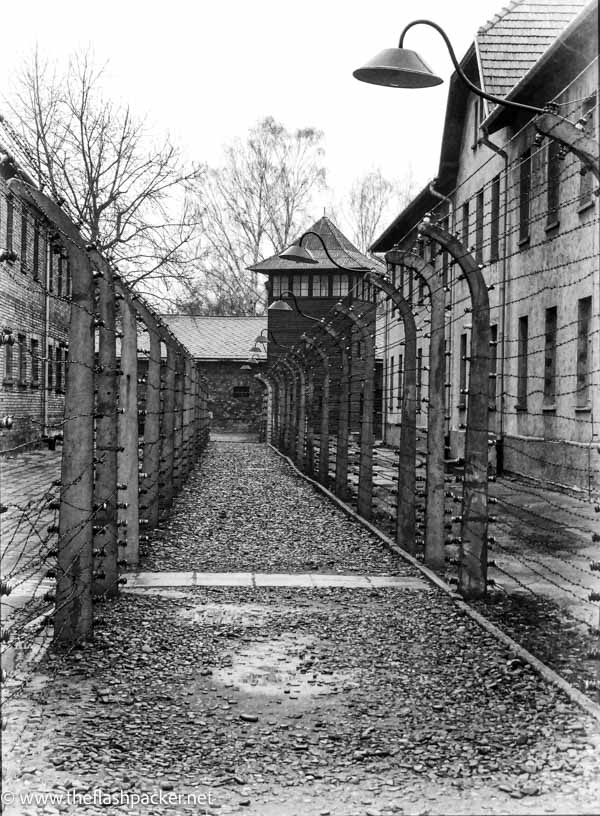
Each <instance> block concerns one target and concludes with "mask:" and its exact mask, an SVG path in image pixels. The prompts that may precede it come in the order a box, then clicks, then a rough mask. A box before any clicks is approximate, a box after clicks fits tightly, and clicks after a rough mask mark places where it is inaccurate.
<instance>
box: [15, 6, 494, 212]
mask: <svg viewBox="0 0 600 816" xmlns="http://www.w3.org/2000/svg"><path fill="white" fill-rule="evenodd" d="M501 8H502V2H501V0H456V1H455V2H448V0H430V1H429V2H427V0H424V1H423V2H420V3H407V2H402V0H394V2H392V0H368V1H367V0H362V2H357V1H356V0H345V2H341V0H303V1H302V2H300V3H291V2H286V0H229V1H228V0H213V1H212V2H207V1H206V0H196V2H193V1H192V0H169V2H163V3H157V2H153V0H145V2H142V1H141V0H118V1H117V0H103V2H101V3H91V2H89V0H77V2H68V1H67V0H53V2H47V0H44V1H43V2H41V1H38V0H29V2H26V3H20V2H11V3H7V4H5V6H4V8H3V11H2V31H3V37H2V47H1V48H0V75H1V76H2V77H3V81H5V82H8V78H9V77H10V75H11V73H12V72H14V71H15V69H16V68H17V67H18V65H19V64H20V63H21V62H22V60H23V59H24V57H26V56H27V55H28V54H30V53H31V51H32V49H33V48H34V47H35V45H36V43H37V44H38V46H39V48H40V51H41V52H43V53H45V54H47V55H48V56H50V57H58V58H60V57H64V56H65V55H66V54H68V53H69V52H71V51H72V50H74V49H80V48H86V47H87V46H89V45H92V47H93V49H94V52H95V55H96V58H97V60H98V61H101V62H103V61H108V63H109V64H108V70H107V74H106V79H105V84H106V90H107V92H108V93H110V94H111V95H113V96H116V97H120V98H121V99H122V100H123V101H126V102H128V103H129V104H130V106H131V107H132V108H133V109H134V110H135V111H136V112H137V113H138V114H144V115H147V116H148V119H149V122H150V123H151V126H152V128H154V129H156V131H157V132H163V131H169V132H170V134H171V136H172V138H173V139H174V140H175V141H176V142H178V143H179V144H181V145H182V146H183V147H184V149H185V150H186V152H187V154H188V155H189V156H190V157H191V158H194V159H196V160H198V161H208V162H210V163H212V164H215V163H218V161H219V155H220V149H221V146H222V145H223V144H224V143H227V142H229V141H231V140H232V139H233V138H235V137H237V136H242V137H243V136H244V134H245V132H246V131H247V130H248V128H249V127H250V126H251V125H252V124H254V123H255V122H256V121H257V120H258V119H260V118H262V117H264V116H267V115H272V116H273V117H274V118H275V119H277V120H279V121H281V122H282V123H283V124H284V125H286V126H287V127H289V128H297V127H305V126H314V127H317V128H319V129H321V130H323V131H324V133H325V136H326V151H327V166H328V169H329V181H330V184H331V186H332V187H333V188H334V189H335V190H336V192H337V194H338V195H341V194H342V192H343V191H344V189H346V188H347V187H348V186H349V185H350V183H351V182H352V180H353V178H355V177H356V176H358V175H360V174H361V173H363V172H364V171H366V170H368V169H369V168H371V167H374V166H379V167H381V169H382V171H383V172H384V175H386V176H388V177H390V178H397V177H402V176H403V175H405V173H406V169H407V167H408V165H412V168H413V173H414V176H415V179H416V181H417V182H418V185H419V186H421V185H422V184H423V183H424V182H425V181H427V180H428V179H429V178H430V177H432V176H433V175H435V172H436V169H437V163H438V158H439V144H440V136H441V128H442V122H443V115H444V108H445V103H446V94H447V89H448V85H447V83H446V82H445V83H444V85H442V86H439V87H438V88H432V89H427V90H421V91H416V90H413V91H409V90H397V89H390V88H379V87H376V86H373V85H366V84H364V83H362V82H357V81H356V80H355V79H354V78H353V77H352V71H353V70H354V69H355V68H357V67H359V66H360V65H361V64H362V63H363V62H365V61H366V60H367V59H369V58H370V57H371V56H373V55H374V54H375V53H376V52H377V51H379V50H381V49H382V48H387V47H392V46H395V45H397V41H398V37H399V34H400V31H401V29H402V28H403V27H404V25H405V24H406V23H408V22H410V21H411V20H413V19H415V18H417V17H425V18H429V19H432V20H434V21H436V22H437V23H439V24H440V25H442V26H443V27H444V28H445V29H446V31H447V32H448V34H449V36H450V38H451V40H452V42H453V43H454V45H455V49H456V52H457V54H458V56H459V58H460V57H462V56H463V54H464V53H465V51H466V49H467V48H468V46H469V44H470V43H471V42H472V41H473V36H474V34H475V31H476V30H477V28H479V27H480V26H481V25H483V24H485V22H486V21H487V20H489V19H490V18H491V17H492V16H493V15H494V14H495V13H496V12H498V11H500V9H501ZM405 44H406V46H407V47H409V48H413V49H415V50H417V51H419V52H420V53H421V54H422V56H423V57H424V58H425V59H426V60H427V62H428V63H429V64H430V65H431V67H432V69H433V70H434V71H435V72H436V73H438V74H440V75H441V76H442V77H443V78H444V80H447V79H448V77H449V75H450V74H451V71H452V66H451V62H450V58H449V56H448V53H447V51H446V49H445V46H444V44H443V41H442V40H441V38H440V36H439V35H438V34H437V33H436V32H435V31H433V29H430V28H427V27H425V26H421V27H418V28H415V29H412V30H411V31H410V32H409V33H408V35H407V39H406V43H405ZM323 203H325V202H323Z"/></svg>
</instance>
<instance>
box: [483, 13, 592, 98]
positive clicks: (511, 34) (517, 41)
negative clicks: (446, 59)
mask: <svg viewBox="0 0 600 816" xmlns="http://www.w3.org/2000/svg"><path fill="white" fill-rule="evenodd" d="M588 2H589V0H588ZM586 5H587V3H586V0H571V2H565V0H512V2H511V3H509V5H508V6H507V7H506V8H504V9H502V11H501V12H500V13H499V14H496V15H495V16H494V17H493V18H492V19H491V20H490V21H489V22H488V23H487V24H486V25H484V26H482V28H480V29H479V31H478V32H477V49H478V52H479V58H480V61H481V70H482V72H483V89H484V90H485V91H487V92H488V93H491V94H493V95H495V96H506V95H507V94H508V93H509V91H510V90H511V89H512V88H513V87H514V86H515V85H516V84H517V83H518V82H519V80H521V79H522V77H523V76H524V75H525V74H526V73H527V72H528V71H529V70H530V69H531V68H532V67H533V66H534V65H535V63H536V62H537V61H538V60H539V58H540V57H541V56H542V54H543V53H544V52H545V51H546V50H547V49H548V48H549V47H550V46H551V45H552V43H553V42H554V41H555V40H556V38H557V37H558V36H559V34H560V33H561V32H562V31H563V30H564V29H565V28H566V27H567V26H568V25H569V23H570V22H571V21H572V20H573V18H574V17H575V16H576V15H577V14H579V12H580V11H581V10H582V9H583V8H585V6H586Z"/></svg>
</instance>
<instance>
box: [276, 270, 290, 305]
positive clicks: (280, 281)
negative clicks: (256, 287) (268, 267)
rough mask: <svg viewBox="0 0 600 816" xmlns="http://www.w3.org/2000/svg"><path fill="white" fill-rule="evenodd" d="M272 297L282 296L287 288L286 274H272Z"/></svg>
mask: <svg viewBox="0 0 600 816" xmlns="http://www.w3.org/2000/svg"><path fill="white" fill-rule="evenodd" d="M272 288H273V298H274V299H275V300H277V299H278V298H280V297H282V296H283V293H284V292H287V291H288V290H289V284H288V276H287V275H274V276H273V284H272Z"/></svg>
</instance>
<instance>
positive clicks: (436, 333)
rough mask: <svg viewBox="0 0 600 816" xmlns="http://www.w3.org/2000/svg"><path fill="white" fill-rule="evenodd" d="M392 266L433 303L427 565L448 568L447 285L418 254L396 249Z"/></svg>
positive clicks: (389, 255) (428, 428)
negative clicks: (412, 277)
mask: <svg viewBox="0 0 600 816" xmlns="http://www.w3.org/2000/svg"><path fill="white" fill-rule="evenodd" d="M386 260H387V261H388V262H389V263H393V264H396V265H402V266H404V267H406V268H407V269H409V270H410V271H412V272H414V273H415V274H417V275H419V276H420V277H422V278H423V280H424V281H425V283H426V284H427V286H428V288H429V294H430V301H431V315H430V317H431V330H430V335H431V337H430V342H429V395H428V400H429V401H428V411H427V498H426V501H427V508H426V516H425V563H426V564H427V565H428V566H430V567H434V568H436V569H442V568H443V567H444V565H445V554H444V430H445V427H444V417H445V414H446V396H445V391H446V389H445V380H446V357H445V353H444V351H445V349H444V345H445V344H444V340H445V304H446V296H445V291H444V286H443V284H442V282H441V280H440V277H439V275H438V274H437V273H436V271H435V269H434V268H433V266H431V264H428V263H427V262H426V261H425V260H424V259H423V258H421V257H420V256H419V255H417V254H415V253H414V252H407V251H402V250H392V251H391V252H388V253H387V255H386Z"/></svg>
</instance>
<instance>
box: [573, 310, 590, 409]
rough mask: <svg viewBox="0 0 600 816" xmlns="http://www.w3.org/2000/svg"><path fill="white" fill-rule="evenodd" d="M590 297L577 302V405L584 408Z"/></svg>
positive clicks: (587, 397)
mask: <svg viewBox="0 0 600 816" xmlns="http://www.w3.org/2000/svg"><path fill="white" fill-rule="evenodd" d="M591 321H592V299H591V297H586V298H581V300H580V301H579V302H578V304H577V407H578V408H586V407H587V406H588V405H589V402H590V375H591V360H592V332H591Z"/></svg>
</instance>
